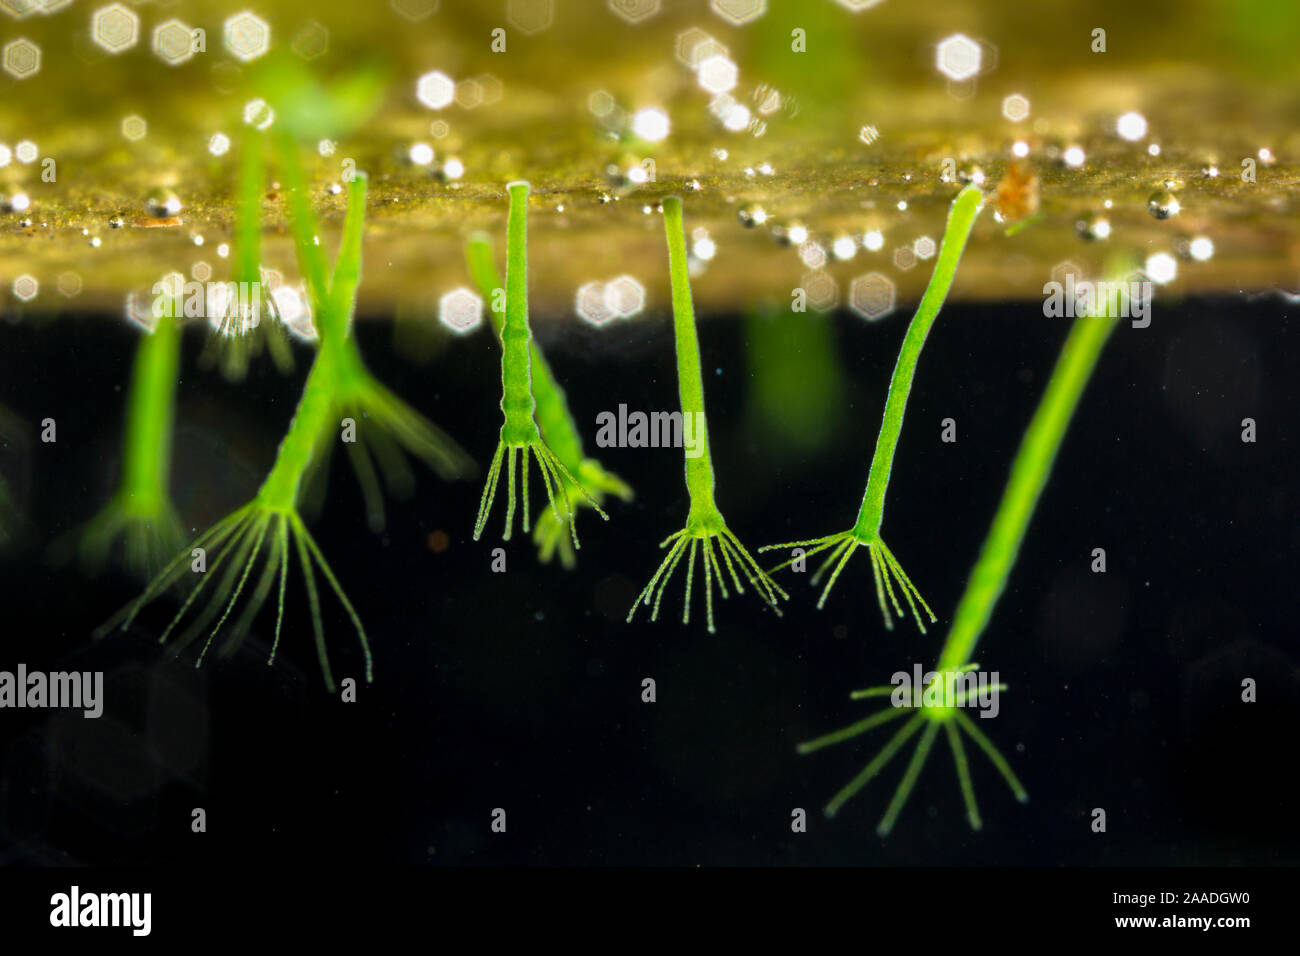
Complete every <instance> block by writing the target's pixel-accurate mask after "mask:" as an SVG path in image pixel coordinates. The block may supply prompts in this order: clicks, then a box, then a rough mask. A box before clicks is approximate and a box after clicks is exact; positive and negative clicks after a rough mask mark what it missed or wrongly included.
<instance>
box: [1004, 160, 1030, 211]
mask: <svg viewBox="0 0 1300 956" xmlns="http://www.w3.org/2000/svg"><path fill="white" fill-rule="evenodd" d="M997 211H998V215H999V216H1001V217H1002V221H1003V222H1017V221H1019V220H1021V219H1024V218H1026V217H1027V216H1032V215H1033V214H1034V213H1035V212H1037V211H1038V174H1037V173H1035V172H1034V167H1033V166H1031V165H1030V164H1029V163H1027V162H1024V161H1022V160H1016V161H1014V162H1012V163H1011V164H1009V165H1008V166H1007V171H1006V173H1004V174H1003V176H1002V180H1001V181H1000V182H999V183H998V200H997Z"/></svg>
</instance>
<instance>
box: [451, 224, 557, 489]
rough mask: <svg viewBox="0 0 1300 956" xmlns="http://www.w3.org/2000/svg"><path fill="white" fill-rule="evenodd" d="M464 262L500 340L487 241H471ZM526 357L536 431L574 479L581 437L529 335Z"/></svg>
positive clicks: (496, 280) (501, 323)
mask: <svg viewBox="0 0 1300 956" xmlns="http://www.w3.org/2000/svg"><path fill="white" fill-rule="evenodd" d="M465 259H466V262H467V263H468V265H469V272H470V276H471V278H473V280H474V284H475V285H477V286H478V289H479V294H480V295H481V296H483V299H484V301H485V302H487V303H488V315H489V316H490V317H491V320H492V326H493V328H494V329H495V330H496V333H497V338H498V339H500V338H501V334H502V331H503V329H504V328H505V323H506V317H505V315H504V314H503V313H501V312H498V311H496V310H495V309H493V308H492V307H491V303H492V300H493V298H495V296H496V290H497V289H501V288H504V287H503V285H502V283H501V276H500V275H499V274H498V273H497V269H496V265H495V264H494V263H493V261H492V242H491V240H489V239H488V237H487V236H485V235H482V234H479V235H475V236H473V237H471V239H470V241H469V243H468V244H467V245H466V246H465ZM528 354H529V357H530V359H531V360H532V366H531V374H532V383H533V399H534V401H535V403H536V408H535V409H534V412H533V414H534V416H535V417H536V420H537V427H538V428H539V429H541V432H542V437H543V438H545V439H546V444H548V445H549V446H550V447H551V451H553V452H555V455H556V457H557V458H559V459H560V461H561V462H563V463H564V467H566V468H568V469H569V471H570V472H572V473H573V474H574V475H575V476H576V475H577V474H578V469H579V468H580V467H581V466H582V462H583V451H582V435H581V433H579V431H578V426H577V424H576V423H575V422H574V419H573V413H572V412H570V411H569V402H568V399H567V398H566V397H565V394H564V389H563V387H561V385H560V383H559V382H558V381H556V379H555V374H554V373H553V372H552V371H551V366H550V363H549V362H547V360H546V356H545V355H544V354H542V349H541V346H539V345H538V344H537V340H536V339H534V338H532V337H531V335H530V337H529V343H528Z"/></svg>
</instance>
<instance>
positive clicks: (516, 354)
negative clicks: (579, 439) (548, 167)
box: [501, 182, 538, 443]
mask: <svg viewBox="0 0 1300 956" xmlns="http://www.w3.org/2000/svg"><path fill="white" fill-rule="evenodd" d="M506 190H507V192H508V193H509V194H510V212H509V216H508V218H507V220H506V316H505V322H504V323H503V325H502V328H501V411H502V413H503V414H504V415H505V422H504V424H503V425H502V427H501V439H502V441H505V442H507V443H526V442H528V441H531V440H533V439H535V438H537V437H538V432H537V423H536V421H535V420H534V418H533V412H534V410H535V409H536V407H537V402H536V400H535V399H534V398H533V363H532V356H531V355H530V352H529V345H530V344H531V343H532V339H533V333H532V330H531V329H530V328H529V326H528V184H527V183H525V182H513V183H510V184H509V185H508V186H507V187H506Z"/></svg>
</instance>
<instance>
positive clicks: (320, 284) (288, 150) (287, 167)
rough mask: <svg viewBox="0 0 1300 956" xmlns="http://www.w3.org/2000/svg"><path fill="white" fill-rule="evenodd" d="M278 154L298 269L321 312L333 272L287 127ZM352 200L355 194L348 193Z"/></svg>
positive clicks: (278, 139)
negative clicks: (326, 261) (322, 245)
mask: <svg viewBox="0 0 1300 956" xmlns="http://www.w3.org/2000/svg"><path fill="white" fill-rule="evenodd" d="M276 155H277V156H278V157H279V161H280V175H281V177H282V178H283V179H284V188H285V191H286V193H287V195H288V197H289V228H290V231H291V232H292V234H293V247H294V251H295V252H296V253H297V256H298V269H299V271H300V272H301V273H302V275H303V278H304V279H306V280H307V290H308V292H309V293H310V295H311V298H312V309H313V310H314V311H315V312H319V311H320V310H321V309H322V308H323V307H324V303H325V299H326V296H327V294H328V291H329V271H328V269H327V267H326V265H325V252H324V250H323V249H321V247H320V239H319V236H320V229H319V227H318V225H317V222H316V211H315V210H314V209H313V208H312V204H311V195H310V192H309V188H308V185H307V174H306V173H305V172H304V171H303V168H302V159H301V157H299V155H298V144H297V142H295V141H294V138H293V135H292V134H291V133H290V132H289V131H288V130H286V129H282V130H280V131H279V132H278V133H277V134H276ZM348 198H349V200H351V193H349V194H348Z"/></svg>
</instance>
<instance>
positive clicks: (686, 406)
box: [663, 196, 717, 513]
mask: <svg viewBox="0 0 1300 956" xmlns="http://www.w3.org/2000/svg"><path fill="white" fill-rule="evenodd" d="M663 208H664V231H665V233H666V234H667V237H668V275H669V279H670V280H671V282H672V297H673V335H674V337H675V338H676V341H677V389H678V394H679V395H680V398H681V405H682V418H683V427H686V426H687V424H688V422H689V421H693V422H694V423H695V427H696V428H698V430H699V437H698V442H699V454H698V455H697V456H695V457H691V456H689V455H688V456H687V457H686V488H687V490H688V491H689V492H690V496H691V511H692V512H696V511H697V510H698V511H700V512H701V513H703V512H707V511H713V512H716V511H717V505H716V504H715V503H714V499H713V462H712V458H711V455H710V454H709V436H708V425H707V422H706V419H705V414H704V376H703V374H702V373H701V371H700V340H699V336H698V334H697V332H696V329H695V307H694V305H693V304H692V303H691V280H690V270H689V266H688V264H687V258H686V230H685V227H684V226H683V224H682V201H681V199H680V198H679V197H677V196H669V197H668V198H667V199H665V200H664V201H663Z"/></svg>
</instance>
